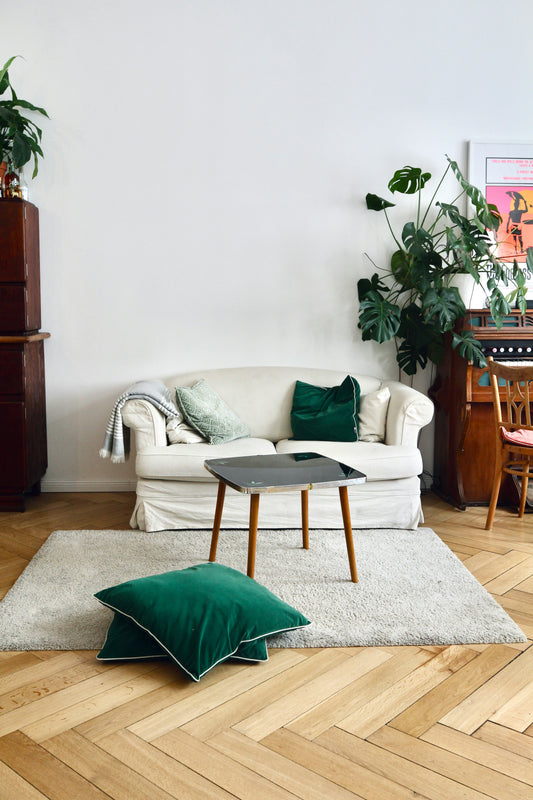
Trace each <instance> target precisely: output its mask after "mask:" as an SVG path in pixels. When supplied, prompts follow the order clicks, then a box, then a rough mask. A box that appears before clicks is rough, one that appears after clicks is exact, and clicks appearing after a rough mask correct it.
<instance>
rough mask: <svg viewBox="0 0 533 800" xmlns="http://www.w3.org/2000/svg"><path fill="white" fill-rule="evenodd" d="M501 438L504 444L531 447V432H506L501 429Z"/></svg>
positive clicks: (532, 434)
mask: <svg viewBox="0 0 533 800" xmlns="http://www.w3.org/2000/svg"><path fill="white" fill-rule="evenodd" d="M502 436H503V438H504V439H505V441H506V442H510V443H511V444H518V445H520V446H521V447H533V431H530V430H523V429H520V430H517V431H508V430H506V429H505V428H502Z"/></svg>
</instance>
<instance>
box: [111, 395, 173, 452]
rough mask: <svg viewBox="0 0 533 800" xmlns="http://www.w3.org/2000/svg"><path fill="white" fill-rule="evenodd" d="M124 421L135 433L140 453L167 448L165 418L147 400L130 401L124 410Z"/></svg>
mask: <svg viewBox="0 0 533 800" xmlns="http://www.w3.org/2000/svg"><path fill="white" fill-rule="evenodd" d="M122 421H123V422H124V425H127V426H128V428H131V429H132V430H134V431H135V447H136V449H137V452H138V453H140V452H142V451H143V450H146V448H147V447H154V446H155V447H166V445H167V434H166V419H165V416H164V415H163V414H162V413H161V412H160V411H159V409H157V408H156V407H155V406H154V405H153V404H152V403H149V402H148V401H147V400H128V401H127V403H125V404H124V408H123V409H122Z"/></svg>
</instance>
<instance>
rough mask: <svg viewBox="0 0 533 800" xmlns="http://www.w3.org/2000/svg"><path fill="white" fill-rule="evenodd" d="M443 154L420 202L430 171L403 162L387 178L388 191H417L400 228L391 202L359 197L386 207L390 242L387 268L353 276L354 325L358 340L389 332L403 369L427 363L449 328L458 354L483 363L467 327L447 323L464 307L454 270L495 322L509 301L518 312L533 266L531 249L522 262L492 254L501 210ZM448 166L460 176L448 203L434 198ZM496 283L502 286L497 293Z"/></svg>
mask: <svg viewBox="0 0 533 800" xmlns="http://www.w3.org/2000/svg"><path fill="white" fill-rule="evenodd" d="M446 159H447V161H448V165H447V167H446V169H445V171H444V174H443V175H442V177H441V179H440V181H439V183H438V184H437V187H436V189H435V190H434V192H433V194H432V195H431V198H430V200H429V202H428V204H427V206H425V207H423V190H424V189H425V188H426V187H427V185H428V183H429V181H430V180H431V174H430V173H429V172H422V170H421V169H420V168H419V167H409V166H406V167H403V168H402V169H399V170H397V171H396V172H395V173H394V175H393V177H392V178H391V180H390V181H389V184H388V188H389V190H390V191H391V192H392V193H393V194H394V193H396V192H397V193H399V194H405V195H415V194H416V195H418V203H417V212H416V219H415V220H414V221H409V222H406V223H405V224H404V226H403V228H402V232H401V234H400V235H398V234H397V233H396V232H395V231H394V229H393V227H392V224H391V221H390V217H389V214H388V211H387V209H389V208H393V207H394V206H395V203H392V202H390V201H389V200H386V199H384V198H383V197H379V196H378V195H375V194H367V196H366V206H367V208H368V209H369V210H370V211H381V212H383V213H384V214H385V218H386V221H387V225H388V227H389V230H390V232H391V235H392V237H393V240H394V244H395V248H396V249H395V250H394V252H393V254H392V256H391V258H390V264H389V267H387V268H385V269H381V270H379V272H375V273H374V274H373V275H372V277H371V278H361V279H360V280H359V281H358V282H357V288H358V295H359V302H360V305H359V328H360V329H361V331H362V338H363V340H364V341H368V340H373V341H376V342H386V341H390V340H391V339H395V340H396V342H397V354H396V360H397V362H398V365H399V367H400V368H401V369H402V370H403V371H404V372H405V373H406V374H407V375H414V374H415V373H416V372H417V370H418V369H419V368H420V369H424V368H425V367H426V366H427V364H428V362H432V363H434V364H439V363H440V361H441V360H442V357H443V355H444V334H445V333H447V332H448V331H451V332H452V346H453V347H454V348H457V349H458V352H459V353H460V354H461V356H462V357H463V358H465V359H467V360H470V361H473V362H474V364H476V365H477V366H484V365H485V363H486V362H485V357H484V355H483V352H482V349H481V346H480V344H479V342H478V341H477V340H476V339H475V338H474V336H473V334H471V333H470V332H469V331H460V332H456V331H454V330H453V329H454V326H455V323H456V322H457V320H458V319H460V318H461V317H463V316H464V315H465V314H466V308H465V305H464V303H463V301H462V299H461V296H460V294H459V291H458V289H457V288H456V287H455V286H453V285H452V284H453V280H454V276H456V275H458V274H469V275H471V276H472V278H473V279H474V281H475V283H476V284H479V285H481V286H482V287H483V289H484V290H485V291H486V294H487V298H486V299H487V304H488V305H489V306H490V310H491V314H492V316H493V318H494V322H495V324H496V326H497V327H499V328H500V327H501V326H502V325H503V322H504V319H505V317H506V316H507V315H508V314H509V313H510V311H511V309H512V306H513V305H517V306H518V308H519V309H520V310H521V311H522V313H525V310H526V300H525V297H526V292H527V286H526V280H527V279H528V278H530V277H531V275H532V273H533V248H530V249H529V250H528V252H527V259H526V262H525V264H518V262H517V261H516V260H515V261H514V262H513V264H512V265H510V264H506V263H504V262H502V261H500V260H499V259H498V258H497V257H496V256H495V255H494V250H495V247H494V234H495V232H496V231H497V230H498V228H499V225H500V223H501V216H500V214H499V212H498V210H497V208H496V206H493V205H490V204H489V203H487V201H486V199H485V197H484V195H483V193H482V192H481V191H480V190H479V189H477V188H476V187H475V186H472V185H471V184H470V183H469V182H468V181H467V180H466V178H465V177H464V176H463V174H462V173H461V170H460V169H459V167H458V166H457V163H456V162H455V161H452V160H451V159H450V158H448V156H446ZM450 170H451V171H452V172H453V174H454V175H455V177H456V179H457V181H458V183H459V191H458V194H457V196H456V197H455V198H454V199H453V201H452V202H451V203H444V202H440V201H437V197H438V194H439V191H440V189H441V187H442V184H443V182H444V179H445V177H446V175H447V174H448V172H449V171H450ZM464 197H467V198H468V199H469V200H470V204H471V208H472V216H471V217H470V218H467V217H466V216H465V215H464V214H463V213H462V212H461V211H460V210H459V207H458V205H457V203H458V202H460V201H461V199H463V198H464ZM378 269H379V268H378ZM502 287H504V289H508V290H509V291H506V293H504V291H503V290H502Z"/></svg>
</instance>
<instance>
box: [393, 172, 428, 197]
mask: <svg viewBox="0 0 533 800" xmlns="http://www.w3.org/2000/svg"><path fill="white" fill-rule="evenodd" d="M430 178H431V173H430V172H422V170H421V169H420V167H402V169H398V170H396V172H395V173H394V175H393V176H392V178H391V179H390V181H389V183H388V188H389V190H390V191H391V192H392V193H393V194H394V192H400V194H415V193H416V192H418V191H419V190H420V189H423V188H424V186H425V185H426V183H427V182H428V181H429V179H430Z"/></svg>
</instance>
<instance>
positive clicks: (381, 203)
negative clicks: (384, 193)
mask: <svg viewBox="0 0 533 800" xmlns="http://www.w3.org/2000/svg"><path fill="white" fill-rule="evenodd" d="M366 207H367V208H368V209H369V210H370V211H384V210H385V209H386V208H394V203H389V201H388V200H384V199H383V197H378V195H377V194H370V192H369V193H368V194H367V196H366Z"/></svg>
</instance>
